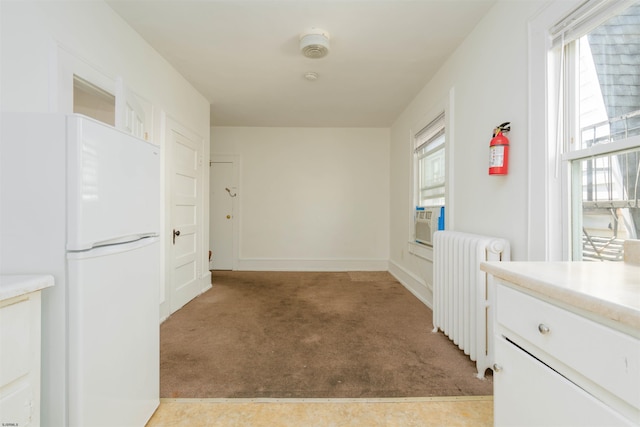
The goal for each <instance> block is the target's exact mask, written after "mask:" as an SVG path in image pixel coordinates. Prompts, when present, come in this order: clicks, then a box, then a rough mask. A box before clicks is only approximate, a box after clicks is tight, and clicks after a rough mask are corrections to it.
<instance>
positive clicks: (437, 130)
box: [414, 112, 445, 152]
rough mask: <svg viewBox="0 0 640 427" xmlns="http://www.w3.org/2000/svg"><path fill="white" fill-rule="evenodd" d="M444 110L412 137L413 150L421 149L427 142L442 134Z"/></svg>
mask: <svg viewBox="0 0 640 427" xmlns="http://www.w3.org/2000/svg"><path fill="white" fill-rule="evenodd" d="M444 125H445V123H444V112H443V113H441V114H440V115H439V116H438V117H436V118H435V119H434V120H432V121H431V122H430V123H429V124H428V125H426V126H425V127H424V128H422V130H421V131H420V132H418V133H417V134H416V136H415V138H414V141H415V152H418V151H420V150H422V149H423V148H424V147H425V146H426V145H427V144H429V143H430V142H431V141H433V140H435V139H436V138H438V137H439V136H441V135H442V134H444Z"/></svg>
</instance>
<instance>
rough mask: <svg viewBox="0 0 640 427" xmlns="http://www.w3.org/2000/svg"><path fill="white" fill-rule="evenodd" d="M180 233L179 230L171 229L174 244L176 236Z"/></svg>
mask: <svg viewBox="0 0 640 427" xmlns="http://www.w3.org/2000/svg"><path fill="white" fill-rule="evenodd" d="M179 235H180V230H176V229H175V228H174V229H173V244H174V245H175V244H176V237H177V236H179Z"/></svg>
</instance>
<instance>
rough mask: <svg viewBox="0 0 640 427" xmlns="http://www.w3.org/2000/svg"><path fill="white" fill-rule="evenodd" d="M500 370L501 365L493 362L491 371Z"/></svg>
mask: <svg viewBox="0 0 640 427" xmlns="http://www.w3.org/2000/svg"><path fill="white" fill-rule="evenodd" d="M500 371H502V366H500V365H498V364H497V363H494V364H493V372H500Z"/></svg>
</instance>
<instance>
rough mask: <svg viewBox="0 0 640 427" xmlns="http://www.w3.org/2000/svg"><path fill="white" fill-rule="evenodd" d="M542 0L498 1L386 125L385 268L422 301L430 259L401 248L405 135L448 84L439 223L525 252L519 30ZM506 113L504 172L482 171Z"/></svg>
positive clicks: (407, 209)
mask: <svg viewBox="0 0 640 427" xmlns="http://www.w3.org/2000/svg"><path fill="white" fill-rule="evenodd" d="M543 3H545V2H543V1H518V2H512V1H504V2H498V3H497V4H496V5H495V6H494V7H493V8H492V9H491V10H490V11H489V13H488V14H487V15H486V16H485V17H484V19H483V20H482V21H481V22H480V23H479V24H478V25H477V27H476V28H475V29H474V31H473V32H472V33H471V34H470V35H469V36H468V37H467V38H466V39H465V41H464V42H463V43H462V45H461V46H460V47H459V48H458V49H457V50H456V51H455V52H454V53H453V55H452V56H451V57H450V58H449V60H448V61H447V62H446V63H445V64H444V66H443V67H442V68H441V69H440V70H439V72H438V73H437V75H436V76H435V77H434V78H433V79H432V80H431V81H430V82H429V83H428V84H427V85H426V86H425V87H424V88H423V90H422V91H421V92H420V93H419V94H417V96H416V98H415V99H414V100H413V102H412V103H411V104H410V105H409V106H408V107H407V109H406V110H405V111H404V113H403V114H402V115H401V116H400V117H399V118H398V120H397V121H396V122H395V123H394V125H393V126H392V129H391V159H390V161H391V166H390V167H391V200H390V206H391V214H390V217H391V223H390V232H391V246H390V270H391V271H392V273H394V274H395V275H396V276H397V277H399V278H400V279H401V280H402V281H403V282H404V283H405V284H406V285H408V286H409V287H410V288H412V290H414V292H415V293H416V294H418V295H419V296H421V298H422V299H423V300H425V301H426V302H427V303H430V301H431V297H432V295H431V289H430V288H431V285H432V283H431V275H432V264H431V262H429V261H428V260H425V259H423V258H419V257H416V256H415V255H413V254H411V253H409V248H410V244H409V243H408V241H409V238H410V237H411V236H410V234H409V231H410V230H411V224H410V222H411V218H412V214H411V211H412V209H413V200H412V198H411V194H410V192H408V191H407V189H408V188H409V186H410V184H411V179H412V178H411V169H410V168H409V167H408V164H409V163H410V159H411V138H410V136H411V135H412V134H415V132H417V131H418V130H419V129H417V128H416V124H417V123H421V122H423V121H424V120H425V117H426V118H429V117H427V116H428V115H430V114H433V111H434V109H437V108H436V106H437V105H439V104H442V103H443V102H444V101H445V100H446V99H447V98H448V96H449V93H450V91H451V90H452V89H453V93H454V95H453V99H452V101H453V102H452V104H453V105H452V115H451V116H452V117H450V119H451V120H452V121H453V123H452V125H453V126H452V128H450V129H449V131H450V132H451V140H450V142H451V143H452V144H453V145H452V150H451V151H450V153H449V154H450V155H451V156H452V159H450V160H451V161H452V162H453V166H452V167H451V168H450V171H449V175H448V179H449V180H450V183H451V188H450V191H449V194H448V201H447V203H448V205H449V207H450V209H449V210H448V212H447V220H448V224H447V228H448V229H455V230H459V231H465V232H470V233H476V234H484V235H490V236H497V237H503V238H506V239H507V240H509V242H510V243H511V251H512V253H511V255H512V259H513V260H526V259H527V235H528V232H527V219H528V218H527V213H528V210H527V208H528V207H527V190H528V180H527V177H528V169H527V151H528V142H527V136H528V61H527V57H528V37H527V33H528V21H529V20H530V19H531V18H533V17H534V16H535V14H536V13H537V11H538V10H539V9H540V8H541V7H542V5H543ZM506 121H510V122H511V132H510V133H509V134H508V136H509V139H510V141H511V145H510V149H511V152H510V160H509V174H508V175H507V176H489V175H488V160H489V141H490V139H491V133H492V131H493V128H494V127H495V126H497V125H499V124H500V123H502V122H506ZM541 125H544V124H543V123H542V124H541ZM448 164H449V165H450V164H451V163H449V162H448Z"/></svg>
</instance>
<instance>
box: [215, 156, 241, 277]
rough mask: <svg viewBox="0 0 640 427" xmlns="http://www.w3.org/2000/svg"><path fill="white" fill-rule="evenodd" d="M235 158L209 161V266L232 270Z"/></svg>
mask: <svg viewBox="0 0 640 427" xmlns="http://www.w3.org/2000/svg"><path fill="white" fill-rule="evenodd" d="M238 163H239V161H238V159H237V158H236V157H235V156H214V157H212V159H211V162H209V165H210V169H211V170H210V174H209V176H210V178H209V179H210V185H209V192H210V194H209V200H210V204H211V205H210V209H209V212H210V218H209V221H210V222H209V230H210V231H209V250H210V251H211V258H210V260H209V269H210V270H233V269H234V268H235V265H236V260H237V257H236V256H235V254H236V248H237V240H236V234H237V233H236V230H237V224H238V204H239V203H238V200H239V192H238V179H237V176H238Z"/></svg>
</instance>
